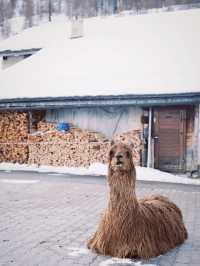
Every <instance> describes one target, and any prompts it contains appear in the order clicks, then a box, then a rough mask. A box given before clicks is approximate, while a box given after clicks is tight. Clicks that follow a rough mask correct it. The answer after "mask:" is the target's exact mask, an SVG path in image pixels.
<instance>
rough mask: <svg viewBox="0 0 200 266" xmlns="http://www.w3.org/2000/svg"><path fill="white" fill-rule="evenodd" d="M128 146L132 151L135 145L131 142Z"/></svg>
mask: <svg viewBox="0 0 200 266" xmlns="http://www.w3.org/2000/svg"><path fill="white" fill-rule="evenodd" d="M128 146H129V147H130V149H131V150H132V149H133V148H134V144H133V143H132V142H130V143H129V144H128Z"/></svg>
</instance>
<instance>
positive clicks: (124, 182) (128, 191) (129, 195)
mask: <svg viewBox="0 0 200 266" xmlns="http://www.w3.org/2000/svg"><path fill="white" fill-rule="evenodd" d="M110 181H111V182H110V184H109V185H110V199H109V208H111V209H113V210H120V209H123V210H124V208H126V209H129V208H138V201H137V198H136V193H135V179H134V178H130V175H128V174H123V175H120V177H119V175H118V174H113V175H112V176H111V180H110ZM112 181H113V182H112Z"/></svg>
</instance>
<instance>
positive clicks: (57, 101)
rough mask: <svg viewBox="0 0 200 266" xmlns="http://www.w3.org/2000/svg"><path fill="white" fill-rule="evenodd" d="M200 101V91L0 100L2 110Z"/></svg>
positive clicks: (170, 103)
mask: <svg viewBox="0 0 200 266" xmlns="http://www.w3.org/2000/svg"><path fill="white" fill-rule="evenodd" d="M198 103H200V92H196V93H181V94H180V93H179V94H148V95H117V96H114V95H109V96H83V97H80V96H76V97H54V98H51V97H45V98H33V99H30V98H20V99H16V98H15V99H2V100H0V111H8V110H9V111H14V110H42V109H43V110H45V109H61V108H81V107H101V106H102V107H106V106H141V107H153V106H168V105H192V104H198Z"/></svg>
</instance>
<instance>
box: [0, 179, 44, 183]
mask: <svg viewBox="0 0 200 266" xmlns="http://www.w3.org/2000/svg"><path fill="white" fill-rule="evenodd" d="M0 182H2V183H9V184H35V183H38V182H40V180H22V179H20V180H18V179H0Z"/></svg>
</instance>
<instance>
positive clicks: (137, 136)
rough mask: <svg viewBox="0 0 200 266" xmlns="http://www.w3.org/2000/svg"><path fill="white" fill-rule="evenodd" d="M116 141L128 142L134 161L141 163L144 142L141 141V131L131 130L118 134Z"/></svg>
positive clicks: (137, 163)
mask: <svg viewBox="0 0 200 266" xmlns="http://www.w3.org/2000/svg"><path fill="white" fill-rule="evenodd" d="M114 140H115V141H116V142H123V143H125V144H128V145H129V146H130V148H131V150H132V154H133V161H134V163H135V164H136V165H139V164H140V158H141V156H140V155H141V150H142V142H141V131H140V130H131V131H128V132H125V133H123V134H118V135H116V136H115V137H114Z"/></svg>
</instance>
